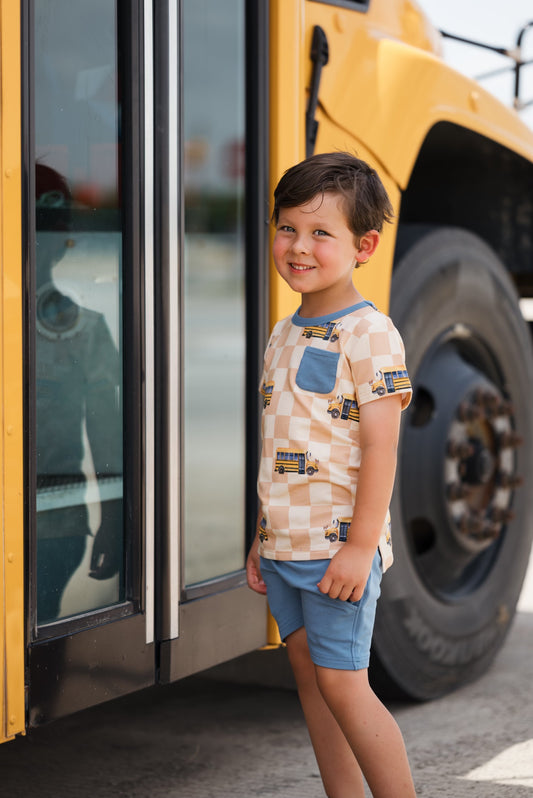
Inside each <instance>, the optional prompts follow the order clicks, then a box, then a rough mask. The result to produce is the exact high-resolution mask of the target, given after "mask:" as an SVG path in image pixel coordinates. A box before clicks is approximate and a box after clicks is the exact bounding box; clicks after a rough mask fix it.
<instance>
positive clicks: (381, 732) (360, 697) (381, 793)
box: [316, 666, 415, 798]
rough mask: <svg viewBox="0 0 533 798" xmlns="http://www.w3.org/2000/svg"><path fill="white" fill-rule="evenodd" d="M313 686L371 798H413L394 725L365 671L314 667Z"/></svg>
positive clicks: (408, 774)
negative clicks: (343, 739) (344, 743)
mask: <svg viewBox="0 0 533 798" xmlns="http://www.w3.org/2000/svg"><path fill="white" fill-rule="evenodd" d="M316 676H317V683H318V687H319V689H320V692H321V693H322V695H323V697H324V699H325V702H326V703H327V705H328V707H329V708H330V710H331V712H332V714H333V715H334V717H335V718H336V720H337V723H338V725H339V726H340V728H341V729H342V732H343V734H344V736H345V737H346V740H347V741H348V743H349V745H350V748H351V749H352V751H353V753H354V755H355V757H356V758H357V761H358V762H359V765H360V766H361V769H362V771H363V773H364V776H365V778H366V780H367V782H368V785H369V787H370V789H371V791H372V795H373V796H374V798H415V788H414V785H413V780H412V777H411V771H410V768H409V762H408V760H407V753H406V751H405V746H404V742H403V738H402V734H401V732H400V729H399V728H398V725H397V724H396V721H395V720H394V718H393V717H392V715H391V714H390V713H389V712H388V710H387V709H386V708H385V707H384V706H383V704H382V703H381V701H380V700H379V699H378V697H377V696H376V695H375V693H374V692H373V690H372V688H371V687H370V685H369V683H368V672H367V670H358V671H348V670H335V669H333V668H324V667H320V666H316Z"/></svg>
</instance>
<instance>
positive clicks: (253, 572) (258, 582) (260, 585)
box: [246, 537, 267, 595]
mask: <svg viewBox="0 0 533 798" xmlns="http://www.w3.org/2000/svg"><path fill="white" fill-rule="evenodd" d="M258 547H259V538H258V537H256V538H255V540H254V542H253V544H252V548H251V549H250V553H249V554H248V557H247V559H246V580H247V582H248V587H249V588H251V590H255V592H256V593H262V594H263V595H266V592H267V588H266V585H265V583H264V582H263V578H262V576H261V568H260V567H259V552H258Z"/></svg>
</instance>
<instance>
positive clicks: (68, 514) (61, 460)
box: [35, 164, 123, 623]
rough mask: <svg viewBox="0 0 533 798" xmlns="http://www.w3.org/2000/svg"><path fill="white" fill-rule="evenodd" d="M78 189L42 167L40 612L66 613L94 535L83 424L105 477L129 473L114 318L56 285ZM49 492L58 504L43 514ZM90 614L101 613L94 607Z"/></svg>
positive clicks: (111, 535)
mask: <svg viewBox="0 0 533 798" xmlns="http://www.w3.org/2000/svg"><path fill="white" fill-rule="evenodd" d="M70 214H71V211H70V192H69V189H68V186H67V184H66V182H65V180H64V179H63V178H62V177H61V176H60V175H59V174H58V173H57V172H55V171H54V170H53V169H50V168H49V167H47V166H44V165H42V164H38V165H37V167H36V221H37V225H36V226H37V236H36V291H37V297H36V357H35V361H36V383H37V408H36V422H37V424H36V427H37V446H36V448H37V488H38V513H37V614H38V622H39V623H46V622H48V621H51V620H54V619H56V618H57V617H58V614H59V609H60V602H61V597H62V594H63V591H64V588H65V586H66V584H67V582H68V580H69V578H70V577H71V576H72V574H73V573H74V571H75V570H76V569H77V568H78V566H79V565H80V563H81V561H82V559H83V555H84V552H85V548H86V544H87V536H88V535H90V534H91V533H90V527H89V519H88V511H87V507H86V505H85V503H84V497H85V486H86V478H85V475H84V472H83V468H82V460H83V457H84V446H83V437H82V436H83V425H84V424H85V428H86V432H87V438H88V441H89V444H90V448H91V455H92V459H93V464H94V470H95V473H96V477H97V479H98V480H99V482H100V483H101V481H102V478H105V477H111V476H115V477H117V478H119V477H120V475H121V473H122V425H121V422H120V413H119V409H118V401H119V399H118V389H119V386H120V361H119V357H118V352H117V350H116V347H115V345H114V343H113V340H112V338H111V334H110V332H109V329H108V327H107V324H106V322H105V320H104V317H103V316H102V315H101V314H99V313H96V312H95V311H92V310H88V309H87V308H83V307H81V306H80V305H79V304H77V303H76V302H75V301H74V300H73V299H72V298H71V297H69V296H66V295H65V294H64V293H62V292H61V291H59V289H58V288H57V287H56V286H55V285H54V283H53V281H52V269H53V267H54V266H55V265H56V264H57V263H58V262H59V261H60V260H61V258H62V257H63V256H64V254H65V248H66V246H68V241H67V240H66V236H67V230H68V229H69V225H70ZM44 491H45V492H46V494H45V495H46V496H47V497H48V505H47V506H48V507H49V508H50V509H40V508H39V493H40V494H41V496H42V495H43V492H44ZM117 496H120V494H119V493H118V492H117V491H115V498H114V499H113V500H108V501H102V502H101V504H100V508H101V523H100V526H99V529H98V531H97V534H96V537H95V540H94V544H93V552H92V562H91V573H90V575H91V576H92V577H94V578H95V579H106V578H108V577H110V576H112V575H114V574H116V573H117V571H119V570H120V563H121V556H122V534H123V531H122V501H121V499H120V498H117ZM87 609H91V607H88V608H87Z"/></svg>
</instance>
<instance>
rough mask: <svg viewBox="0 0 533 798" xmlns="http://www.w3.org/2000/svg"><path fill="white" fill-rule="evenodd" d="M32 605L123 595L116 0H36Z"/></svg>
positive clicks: (71, 611) (77, 609) (82, 606)
mask: <svg viewBox="0 0 533 798" xmlns="http://www.w3.org/2000/svg"><path fill="white" fill-rule="evenodd" d="M34 41H35V50H34V59H35V74H34V76H33V81H34V83H33V85H34V87H35V92H34V97H35V100H34V120H35V121H34V124H35V129H34V135H35V187H36V194H35V204H36V213H35V219H36V229H35V264H34V266H35V289H36V296H35V314H36V317H35V379H36V474H37V493H36V502H37V506H36V519H37V522H36V525H37V530H36V531H37V575H36V580H37V617H38V623H40V624H43V623H47V622H50V621H54V620H57V619H60V618H65V617H68V616H72V615H75V614H78V613H81V612H87V611H89V610H93V609H97V608H99V607H102V606H106V605H109V604H112V603H114V602H118V601H120V600H121V599H122V598H123V578H122V574H123V559H124V557H123V512H122V495H123V480H122V475H123V457H122V427H123V414H122V372H123V367H122V352H123V342H122V221H121V218H122V214H121V210H122V209H121V202H122V200H121V191H120V187H121V180H120V174H121V132H120V111H121V102H120V80H119V74H118V66H117V64H118V45H117V7H116V2H113V0H91V2H90V3H88V2H86V0H35V36H34Z"/></svg>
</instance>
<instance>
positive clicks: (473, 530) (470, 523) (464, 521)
mask: <svg viewBox="0 0 533 798" xmlns="http://www.w3.org/2000/svg"><path fill="white" fill-rule="evenodd" d="M482 528H483V518H482V517H481V515H480V514H479V513H463V515H462V516H461V517H460V518H459V529H460V530H461V532H463V533H465V534H468V535H477V534H478V533H479V532H480V531H481V529H482Z"/></svg>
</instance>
